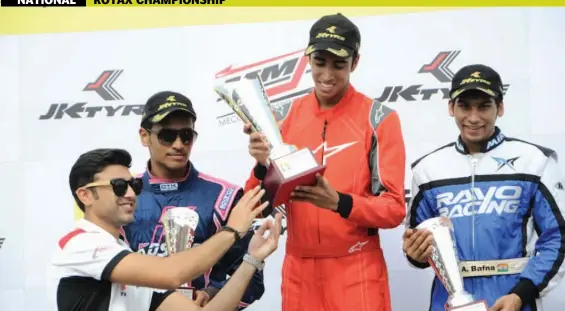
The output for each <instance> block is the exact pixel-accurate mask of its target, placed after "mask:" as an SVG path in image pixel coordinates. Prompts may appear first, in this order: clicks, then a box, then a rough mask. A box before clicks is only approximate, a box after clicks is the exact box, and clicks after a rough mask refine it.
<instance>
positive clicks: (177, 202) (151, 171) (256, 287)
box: [124, 91, 265, 310]
mask: <svg viewBox="0 0 565 311" xmlns="http://www.w3.org/2000/svg"><path fill="white" fill-rule="evenodd" d="M195 122H196V113H195V111H194V109H193V107H192V103H191V101H190V100H189V99H188V98H187V97H186V96H184V95H182V94H179V93H175V92H168V91H167V92H160V93H157V94H155V95H153V96H152V97H151V98H149V100H148V101H147V103H146V105H145V107H144V111H143V116H142V121H141V128H140V129H139V135H140V138H141V142H142V144H143V146H145V147H147V148H148V149H149V153H150V156H151V158H150V159H149V161H148V163H147V170H146V172H145V173H144V174H143V176H142V178H143V191H142V192H141V194H140V195H139V197H138V199H137V202H138V203H137V204H138V206H137V209H136V211H135V222H133V223H132V224H130V225H128V226H125V227H124V231H125V236H126V238H127V242H128V243H129V244H130V247H131V248H132V249H133V251H137V252H141V253H145V254H149V255H157V256H166V255H167V249H166V244H165V238H164V236H163V233H162V227H163V226H162V223H161V217H162V213H163V212H164V210H165V208H167V207H187V208H194V209H195V211H196V212H197V213H198V215H199V216H200V217H199V219H200V220H199V223H198V227H197V230H196V232H195V238H194V245H193V247H194V246H197V245H198V244H200V243H202V242H204V241H205V240H206V239H208V238H209V237H211V236H212V235H214V234H215V233H216V232H218V231H219V230H221V229H222V227H223V226H224V225H225V224H226V221H227V219H228V216H229V215H230V211H231V209H232V207H234V206H235V205H236V204H237V202H238V200H239V199H240V198H241V196H242V195H243V190H242V189H241V187H238V186H235V185H232V184H230V183H228V182H225V181H223V180H220V179H217V178H214V177H212V176H209V175H206V174H204V173H201V172H199V171H198V170H196V168H195V167H194V164H193V163H192V162H190V161H189V156H190V152H191V149H192V146H193V144H194V142H195V140H196V137H197V132H196V131H195V130H194V125H195ZM241 235H242V236H243V237H242V239H241V240H240V241H239V242H238V243H236V244H235V245H234V246H233V247H232V248H231V249H230V250H229V251H228V252H227V253H226V254H225V255H224V257H223V258H222V259H221V260H220V261H219V262H218V263H217V264H216V265H215V266H214V267H213V268H212V269H211V270H210V271H209V272H208V273H206V274H204V275H203V276H201V277H199V278H197V279H195V280H193V282H192V284H190V285H191V286H192V287H194V288H195V289H197V291H196V298H195V301H196V302H197V303H198V304H199V305H201V306H204V305H205V304H206V303H207V302H208V301H209V300H210V299H212V298H213V297H214V295H215V294H216V293H217V292H218V291H219V289H221V288H222V287H223V286H224V285H225V283H226V282H227V276H228V275H231V274H232V273H233V272H234V271H235V269H237V267H238V266H239V264H240V263H241V261H242V259H243V257H244V255H245V252H246V250H247V246H248V244H249V240H250V239H251V237H252V236H253V230H252V229H251V228H250V230H249V231H248V232H242V233H241ZM264 290H265V288H264V285H263V272H262V271H257V272H256V273H255V275H254V276H253V279H252V280H251V282H250V284H249V286H248V288H247V291H246V293H245V295H244V296H243V298H242V300H241V302H240V304H239V307H238V310H242V309H244V308H246V307H247V306H249V305H250V304H251V303H253V302H254V301H256V300H258V299H259V298H261V296H262V295H263V292H264Z"/></svg>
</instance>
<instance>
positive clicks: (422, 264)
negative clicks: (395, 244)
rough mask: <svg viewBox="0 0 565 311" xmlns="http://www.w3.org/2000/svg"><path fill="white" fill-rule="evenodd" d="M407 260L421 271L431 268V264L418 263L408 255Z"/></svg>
mask: <svg viewBox="0 0 565 311" xmlns="http://www.w3.org/2000/svg"><path fill="white" fill-rule="evenodd" d="M406 259H408V261H409V262H410V264H411V265H413V266H414V267H416V268H420V269H426V268H428V267H429V266H430V264H429V263H427V262H425V263H421V262H419V261H416V260H414V259H412V258H410V256H408V255H406Z"/></svg>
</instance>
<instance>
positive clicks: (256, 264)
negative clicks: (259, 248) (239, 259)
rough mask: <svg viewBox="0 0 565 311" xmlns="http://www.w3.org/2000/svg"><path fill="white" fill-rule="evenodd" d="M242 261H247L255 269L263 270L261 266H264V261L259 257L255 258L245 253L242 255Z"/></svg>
mask: <svg viewBox="0 0 565 311" xmlns="http://www.w3.org/2000/svg"><path fill="white" fill-rule="evenodd" d="M243 261H245V262H247V263H248V264H250V265H252V266H253V267H255V269H257V270H259V271H261V270H263V268H264V267H265V262H264V261H261V260H259V259H255V258H253V257H252V256H251V255H249V254H245V255H244V256H243Z"/></svg>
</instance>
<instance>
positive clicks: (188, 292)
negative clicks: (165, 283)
mask: <svg viewBox="0 0 565 311" xmlns="http://www.w3.org/2000/svg"><path fill="white" fill-rule="evenodd" d="M177 292H179V293H181V294H183V295H184V296H185V297H186V298H188V299H190V300H194V299H196V290H195V289H194V287H189V286H181V287H179V288H178V289H177Z"/></svg>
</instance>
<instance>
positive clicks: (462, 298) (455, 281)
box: [416, 217, 488, 311]
mask: <svg viewBox="0 0 565 311" xmlns="http://www.w3.org/2000/svg"><path fill="white" fill-rule="evenodd" d="M416 229H418V230H420V229H421V230H428V231H430V232H431V233H432V237H433V245H432V247H433V249H432V255H431V257H430V259H429V260H428V262H429V263H430V265H431V266H432V268H433V269H434V271H435V273H436V275H437V277H438V279H439V280H440V281H441V283H442V284H443V286H444V287H445V289H446V290H447V293H448V294H449V297H448V298H447V303H446V304H445V310H446V311H487V310H488V306H487V303H486V301H484V300H479V301H475V299H474V298H473V296H472V295H471V294H470V293H468V292H467V291H466V290H465V288H463V277H462V276H461V273H460V271H459V259H458V258H459V257H458V255H457V248H456V246H455V239H454V237H453V224H452V223H451V220H449V218H447V217H436V218H431V219H428V220H426V221H424V222H422V223H421V224H420V225H418V227H416Z"/></svg>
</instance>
